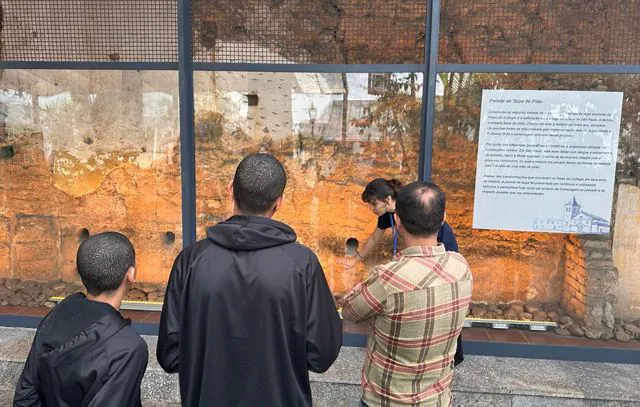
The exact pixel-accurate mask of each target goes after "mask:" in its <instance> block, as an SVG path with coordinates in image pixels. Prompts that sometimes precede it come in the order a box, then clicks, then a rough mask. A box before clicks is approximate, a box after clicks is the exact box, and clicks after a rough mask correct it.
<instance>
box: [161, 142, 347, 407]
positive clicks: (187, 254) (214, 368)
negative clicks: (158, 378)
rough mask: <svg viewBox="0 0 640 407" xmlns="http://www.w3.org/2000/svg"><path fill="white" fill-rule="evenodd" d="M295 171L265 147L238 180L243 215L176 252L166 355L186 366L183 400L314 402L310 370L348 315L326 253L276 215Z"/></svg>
mask: <svg viewBox="0 0 640 407" xmlns="http://www.w3.org/2000/svg"><path fill="white" fill-rule="evenodd" d="M285 184H286V174H285V170H284V168H283V166H282V164H280V162H278V160H276V159H275V158H274V157H272V156H270V155H268V154H255V155H251V156H248V157H246V158H245V159H243V160H242V162H240V164H239V165H238V168H237V169H236V173H235V177H234V179H233V182H232V184H231V185H230V188H229V189H230V193H231V196H232V198H233V204H234V211H233V213H234V215H233V216H232V217H231V218H229V219H228V220H226V221H224V222H221V223H218V224H217V225H215V226H213V227H210V228H209V229H208V230H207V238H206V239H204V240H201V241H199V242H197V243H195V244H193V245H191V246H189V247H187V248H186V249H184V250H183V251H182V252H181V253H180V254H179V255H178V257H177V258H176V260H175V263H174V265H173V269H172V270H171V275H170V277H169V283H168V286H167V291H166V294H165V297H164V298H165V299H164V305H163V308H162V316H161V320H160V332H159V334H158V346H157V357H158V362H159V363H160V366H162V368H163V369H164V370H165V371H167V372H169V373H179V379H180V395H181V399H182V405H183V406H189V407H194V406H234V407H242V406H265V407H268V406H278V407H280V406H288V407H295V406H311V389H310V384H309V373H308V371H309V370H310V371H312V372H318V373H321V372H324V371H326V370H327V369H328V368H329V367H330V366H331V364H332V363H333V362H334V361H335V359H336V358H337V356H338V352H339V351H340V347H341V345H342V323H341V320H340V317H339V315H338V312H337V310H336V306H335V302H334V300H333V296H332V294H331V292H330V291H329V286H328V285H327V281H326V279H325V276H324V273H323V271H322V267H321V266H320V263H319V261H318V258H317V257H316V255H315V254H314V253H313V252H312V251H311V250H309V249H308V248H307V247H305V246H303V245H301V244H298V243H296V234H295V232H294V231H293V230H292V229H291V228H290V227H289V226H287V225H285V224H283V223H280V222H277V221H275V220H272V219H271V217H272V216H273V214H274V213H275V212H276V211H277V210H278V208H280V206H281V205H282V194H283V192H284V188H285Z"/></svg>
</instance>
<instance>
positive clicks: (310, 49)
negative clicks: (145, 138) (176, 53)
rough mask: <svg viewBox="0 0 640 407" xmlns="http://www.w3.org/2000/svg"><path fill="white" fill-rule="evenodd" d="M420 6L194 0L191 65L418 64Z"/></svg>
mask: <svg viewBox="0 0 640 407" xmlns="http://www.w3.org/2000/svg"><path fill="white" fill-rule="evenodd" d="M426 8H427V2H426V1H423V0H373V1H368V2H366V3H362V2H353V1H343V0H340V1H326V0H312V1H304V2H301V1H298V0H281V1H258V2H255V1H247V0H218V1H212V0H194V1H193V55H194V60H195V61H197V62H246V63H285V64H286V63H328V64H376V63H388V64H391V63H394V64H401V63H411V64H419V63H422V62H424V39H425V13H426Z"/></svg>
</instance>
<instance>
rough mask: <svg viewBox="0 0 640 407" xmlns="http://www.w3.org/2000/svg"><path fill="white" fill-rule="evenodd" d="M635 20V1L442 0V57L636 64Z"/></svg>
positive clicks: (639, 39)
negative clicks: (506, 0)
mask: <svg viewBox="0 0 640 407" xmlns="http://www.w3.org/2000/svg"><path fill="white" fill-rule="evenodd" d="M638 19H640V7H638V3H637V2H635V1H604V2H596V1H590V2H584V1H576V0H521V1H510V2H506V3H505V2H504V1H502V0H483V1H476V0H443V1H442V13H441V22H440V62H441V63H462V64H636V63H638V60H639V59H640V27H639V26H638V24H637V21H638ZM542 33H544V34H542Z"/></svg>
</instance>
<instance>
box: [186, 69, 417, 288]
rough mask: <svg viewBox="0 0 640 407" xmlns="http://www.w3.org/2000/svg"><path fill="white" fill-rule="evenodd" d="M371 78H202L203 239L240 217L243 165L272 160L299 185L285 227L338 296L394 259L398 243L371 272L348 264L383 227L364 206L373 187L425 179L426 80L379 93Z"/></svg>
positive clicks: (407, 78) (394, 83) (394, 80)
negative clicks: (254, 158)
mask: <svg viewBox="0 0 640 407" xmlns="http://www.w3.org/2000/svg"><path fill="white" fill-rule="evenodd" d="M369 75H370V74H317V73H295V74H291V73H246V72H216V73H210V72H199V73H197V74H196V88H195V89H196V149H197V157H196V164H197V205H198V207H197V219H198V237H199V238H202V237H204V230H205V228H206V227H207V226H209V225H211V224H213V223H215V222H218V221H220V220H222V219H225V218H226V217H227V216H229V215H230V208H229V197H228V194H227V189H226V188H227V185H228V183H229V182H230V181H231V180H232V178H233V173H234V171H235V167H236V165H237V164H238V162H239V161H240V160H241V159H242V157H244V156H245V155H247V154H250V153H255V152H268V153H270V154H273V155H275V156H276V157H277V158H278V159H279V160H280V161H281V162H283V164H284V166H285V168H286V170H287V174H288V178H289V179H288V184H287V189H286V190H285V204H284V205H283V208H282V209H281V210H280V211H279V212H278V213H277V214H276V218H277V219H278V220H281V221H283V222H285V223H288V224H289V225H291V226H292V227H293V228H294V230H295V231H296V232H297V234H298V238H299V241H300V242H302V243H304V244H305V245H307V246H309V247H311V248H312V249H313V250H314V251H315V252H316V253H317V254H318V256H319V258H320V261H321V262H322V265H323V267H324V269H325V273H326V275H327V279H328V281H329V284H330V287H331V289H332V290H333V291H334V292H336V293H337V292H341V291H344V290H346V289H348V288H350V287H351V286H352V285H354V284H355V282H356V281H359V280H360V279H361V278H362V277H363V276H364V273H365V268H368V267H371V266H373V265H375V264H378V263H380V262H382V261H384V260H385V259H388V258H389V255H390V251H391V241H390V236H387V241H385V242H384V243H383V244H381V245H380V247H379V248H378V250H377V252H378V253H377V255H376V256H371V257H370V258H368V259H367V264H366V267H365V266H359V268H356V269H353V270H349V271H348V272H347V271H344V270H343V269H342V267H341V266H340V264H339V260H340V259H341V258H342V257H344V256H345V255H346V251H347V246H346V243H347V240H348V239H350V238H354V239H358V240H359V241H360V242H364V240H365V239H366V238H367V236H368V235H369V234H370V233H371V232H372V231H373V230H374V228H375V227H376V217H375V215H374V214H373V213H372V212H371V211H370V210H369V209H368V208H367V206H366V205H365V204H364V203H363V202H362V201H361V198H360V195H361V194H362V191H363V189H364V187H365V186H366V184H367V183H368V182H369V181H371V180H372V179H374V178H376V177H384V178H398V179H400V180H402V181H405V182H406V181H412V180H415V179H416V177H417V168H418V151H419V141H418V140H419V123H420V105H421V102H420V101H421V94H422V76H421V75H418V74H393V75H388V78H387V80H386V82H384V83H383V84H381V85H378V86H376V87H375V88H374V87H371V86H369V85H370V81H369ZM350 242H353V241H350Z"/></svg>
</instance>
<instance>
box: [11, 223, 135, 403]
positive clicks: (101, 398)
mask: <svg viewBox="0 0 640 407" xmlns="http://www.w3.org/2000/svg"><path fill="white" fill-rule="evenodd" d="M77 267H78V273H79V274H80V277H81V279H82V283H83V284H84V286H85V287H86V289H87V292H88V294H87V296H85V295H84V294H81V293H76V294H73V295H71V296H69V297H67V298H65V299H64V300H63V301H62V302H61V303H60V304H59V305H58V306H56V307H55V308H54V309H53V310H52V311H51V312H50V313H49V314H48V315H47V316H46V317H45V318H44V319H43V320H42V322H41V323H40V326H39V327H38V331H37V332H36V336H35V338H34V340H33V344H32V345H31V351H30V352H29V356H28V358H27V361H26V364H25V367H24V370H23V372H22V376H21V377H20V380H19V381H18V385H17V387H16V393H15V396H14V399H13V405H14V407H22V406H25V407H26V406H30V407H38V406H46V407H73V406H87V407H92V406H95V407H98V406H99V407H103V406H106V407H109V406H113V407H116V406H118V407H127V406H131V407H138V406H141V402H140V382H141V381H142V376H144V372H145V370H146V368H147V359H148V350H147V345H146V343H145V342H144V340H142V338H141V337H140V335H138V333H136V331H134V330H133V328H132V327H131V326H130V324H131V321H130V320H128V319H124V318H123V317H122V315H120V312H119V309H120V305H121V303H122V299H123V298H124V295H125V293H126V292H127V288H128V285H129V284H130V283H133V281H134V279H135V251H134V249H133V245H132V244H131V242H130V241H129V239H127V238H126V237H125V236H123V235H121V234H119V233H115V232H106V233H100V234H98V235H95V236H92V237H90V238H88V239H87V240H85V241H84V242H83V243H82V244H81V245H80V248H79V249H78V255H77Z"/></svg>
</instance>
